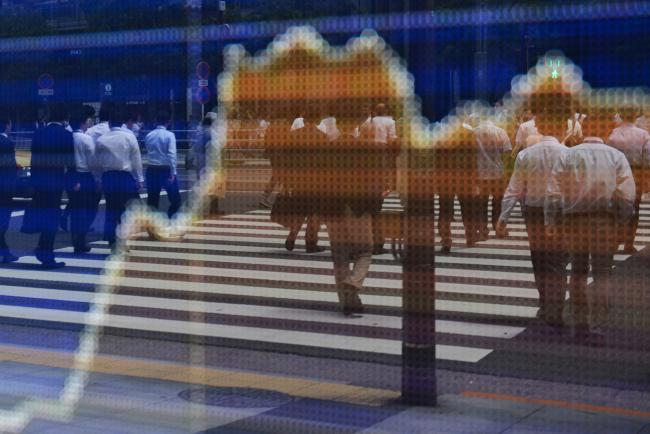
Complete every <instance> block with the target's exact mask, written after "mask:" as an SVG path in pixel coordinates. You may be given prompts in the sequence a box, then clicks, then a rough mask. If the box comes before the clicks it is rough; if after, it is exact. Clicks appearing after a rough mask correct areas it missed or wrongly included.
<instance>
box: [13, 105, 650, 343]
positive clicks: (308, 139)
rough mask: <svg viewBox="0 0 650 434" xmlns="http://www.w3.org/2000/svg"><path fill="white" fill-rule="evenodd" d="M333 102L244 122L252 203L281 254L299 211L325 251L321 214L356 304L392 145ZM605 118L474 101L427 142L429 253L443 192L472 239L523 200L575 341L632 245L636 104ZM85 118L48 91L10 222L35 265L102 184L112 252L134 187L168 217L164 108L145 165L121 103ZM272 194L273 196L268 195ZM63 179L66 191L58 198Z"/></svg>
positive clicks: (87, 215) (205, 140)
mask: <svg viewBox="0 0 650 434" xmlns="http://www.w3.org/2000/svg"><path fill="white" fill-rule="evenodd" d="M336 111H337V110H336V108H330V109H328V110H325V111H322V112H317V111H315V110H313V109H312V108H303V109H301V110H299V111H295V110H293V111H292V109H291V110H290V109H284V111H282V110H279V111H276V112H275V113H274V116H273V119H271V120H270V121H269V120H261V121H260V122H259V128H257V132H256V134H259V137H260V138H262V139H263V141H264V148H265V153H266V156H267V157H268V159H269V161H270V163H271V168H272V176H271V179H270V181H269V183H268V185H267V187H266V189H265V191H264V193H263V195H262V198H261V200H260V205H261V206H263V207H265V208H270V209H271V219H272V220H273V221H275V222H277V223H280V224H282V225H283V226H285V227H286V228H287V229H288V235H287V238H286V240H285V247H286V249H287V250H289V251H292V250H294V249H295V247H296V241H297V237H298V233H299V231H300V229H301V227H302V226H303V225H304V224H305V222H306V232H305V249H306V252H307V253H317V252H321V251H323V250H325V249H324V248H323V247H322V246H319V245H318V243H319V239H318V236H319V230H320V229H321V225H322V224H324V225H326V227H327V231H328V234H329V239H330V246H331V256H332V259H333V262H334V275H335V281H336V287H337V291H338V296H339V300H340V303H341V307H342V311H343V313H344V314H346V315H352V314H357V313H360V312H362V311H363V305H362V303H361V299H360V297H359V292H360V291H361V290H362V289H363V282H364V280H365V278H366V276H367V274H368V271H369V268H370V264H371V262H372V256H373V255H380V254H384V253H387V250H386V249H385V248H384V246H385V240H386V234H385V233H384V225H383V224H382V213H381V211H382V204H383V202H384V199H385V197H386V196H387V195H388V194H390V192H391V191H395V190H396V184H397V181H396V176H397V172H398V170H397V164H396V161H397V158H398V156H399V154H400V150H401V146H402V144H401V141H400V137H399V128H398V125H397V123H396V121H395V119H394V118H393V117H392V116H390V115H389V111H388V108H387V106H386V104H384V103H378V104H376V105H375V106H373V107H371V106H369V105H367V106H364V107H363V108H362V109H361V110H360V113H359V116H358V117H356V118H355V119H356V120H353V121H352V122H350V119H351V117H350V116H346V117H345V118H342V119H344V121H343V122H338V123H337V120H338V119H337V113H336ZM295 113H299V115H298V116H297V117H296V116H295V115H294V116H292V114H295ZM538 115H539V116H538ZM611 116H612V120H613V122H614V123H615V124H616V127H615V128H614V129H613V131H611V133H609V134H608V135H607V137H594V136H589V135H588V133H589V131H591V129H592V128H590V124H589V120H588V119H589V118H588V114H583V113H575V114H574V115H571V116H569V118H568V119H567V120H566V124H564V123H562V122H557V120H556V119H555V118H553V117H548V116H546V114H544V113H539V114H536V113H533V112H532V111H530V110H528V111H526V112H524V113H522V116H521V118H520V122H519V126H518V128H517V129H516V131H513V132H512V134H509V133H508V132H507V131H506V130H504V129H503V128H501V127H500V126H497V125H496V123H495V119H498V117H495V116H487V115H485V114H482V113H478V114H474V115H470V116H468V117H467V118H466V119H463V122H462V127H460V128H458V129H457V130H456V131H454V132H453V134H451V136H450V137H446V138H445V137H443V138H439V139H438V141H437V142H436V143H432V144H431V148H432V150H433V155H434V158H433V160H432V161H433V166H432V167H431V168H430V174H431V179H432V180H433V182H432V184H433V185H434V186H435V187H434V190H435V192H433V193H432V194H431V201H432V202H433V201H435V200H437V201H438V204H439V214H438V221H437V224H438V232H439V235H440V238H441V249H440V253H441V254H449V253H450V252H451V249H452V247H453V243H452V235H451V234H452V231H451V223H452V222H453V220H454V204H455V201H456V199H458V201H459V203H460V210H461V214H462V222H463V226H464V229H465V240H466V245H467V247H470V248H471V247H473V246H475V245H476V243H478V242H480V241H485V240H487V239H489V237H490V236H491V233H492V231H494V232H493V233H494V236H496V237H498V238H506V237H508V235H509V234H508V222H509V220H510V216H511V214H512V212H513V209H514V208H515V206H516V205H517V203H520V204H521V208H522V211H523V216H524V220H525V227H526V231H527V233H528V240H529V244H530V250H531V259H532V264H533V272H534V277H535V284H536V286H537V289H538V291H539V300H540V301H539V303H540V309H539V313H538V317H539V319H540V320H541V321H543V322H544V323H546V324H547V325H549V326H551V327H554V328H560V329H563V328H564V327H565V315H564V305H565V294H566V291H567V289H568V290H569V291H570V295H571V296H570V303H569V305H570V312H571V315H570V317H571V322H572V324H573V326H574V331H575V334H576V336H578V337H579V338H584V339H590V338H592V337H593V336H594V333H595V332H594V329H595V328H597V327H598V325H599V324H603V323H605V322H606V321H607V316H608V310H609V307H610V305H611V299H610V296H609V285H610V277H611V273H612V264H613V255H614V253H615V252H616V250H617V249H618V247H619V246H620V245H623V250H624V252H626V253H629V254H631V253H634V252H635V251H636V249H635V246H634V239H635V235H636V231H637V227H638V221H639V207H640V201H641V197H642V194H643V192H645V191H647V190H648V182H649V180H650V176H649V175H648V171H650V133H649V132H648V129H649V127H650V121H648V118H649V117H648V116H647V114H642V115H641V116H639V113H638V111H637V110H635V109H633V108H630V107H627V108H622V109H620V110H618V112H617V113H611ZM94 118H95V112H94V109H92V108H91V107H88V106H78V107H73V108H72V109H70V108H69V107H67V106H65V105H62V104H53V105H52V107H51V108H50V112H49V120H48V122H47V123H46V124H43V125H40V127H39V128H38V129H37V131H36V132H35V133H34V136H33V141H32V150H31V151H32V161H31V171H32V175H31V177H32V179H31V182H32V187H33V198H32V201H31V204H30V206H29V207H28V208H27V209H26V212H25V216H24V219H23V224H22V228H21V230H22V231H23V232H26V233H37V234H39V240H38V244H37V246H36V250H35V256H36V258H37V259H38V260H39V261H40V262H41V263H42V266H43V267H44V268H59V267H63V266H64V265H65V264H64V263H63V262H59V261H57V260H56V259H55V256H54V251H53V250H54V241H55V237H56V234H57V231H58V229H59V226H63V227H65V228H66V229H68V228H69V231H70V233H71V239H72V244H73V247H74V252H75V253H79V254H80V253H86V252H88V251H90V249H91V247H90V246H89V245H88V244H87V241H86V237H87V234H88V232H89V230H90V228H91V226H92V224H93V222H94V220H95V218H96V216H97V212H98V205H99V202H100V199H101V197H102V196H103V197H104V198H105V200H106V215H105V219H104V234H103V235H104V239H105V240H106V241H107V242H108V244H109V246H110V247H111V248H112V249H115V243H116V228H117V225H119V223H120V220H121V218H122V215H123V213H124V212H125V209H126V206H127V203H128V202H129V201H130V200H134V199H135V200H139V198H140V193H141V192H144V190H145V186H146V192H147V203H148V205H149V206H150V207H151V208H153V209H158V206H159V199H160V194H161V191H162V190H163V189H164V190H166V192H167V194H168V197H169V209H168V210H167V214H168V216H169V217H172V216H173V215H174V214H175V213H177V212H178V210H179V208H180V205H181V196H180V192H179V184H178V158H177V149H176V148H177V146H176V137H175V135H174V133H173V132H172V131H170V130H169V129H168V127H169V125H170V116H169V114H168V113H166V112H164V111H162V112H160V113H159V114H158V116H157V118H156V128H155V129H153V130H152V131H151V132H149V133H148V134H147V135H146V137H144V140H143V141H144V145H145V147H146V152H147V153H146V157H147V164H146V170H144V169H143V162H142V156H141V153H140V146H139V143H138V139H137V138H136V134H138V133H139V131H138V129H139V124H138V123H137V122H136V121H135V119H134V116H133V115H130V114H129V112H128V111H127V110H125V107H123V106H120V105H116V104H105V105H103V106H102V108H101V110H100V112H99V116H98V122H97V123H95V122H94ZM214 118H215V117H214V115H212V114H209V115H208V116H206V118H205V119H204V120H203V122H202V124H201V126H200V127H199V129H198V131H197V134H196V136H195V138H194V142H193V143H194V149H193V150H194V155H195V159H196V163H197V166H198V167H197V169H198V170H197V173H198V174H199V176H200V174H201V173H202V171H203V170H205V166H206V155H207V150H208V149H209V148H210V145H209V143H210V141H211V140H212V139H213V136H212V125H211V124H212V122H213V121H214ZM0 124H1V125H2V131H3V132H2V133H1V134H0V172H2V173H1V174H0V258H1V259H2V262H3V263H9V262H14V261H16V260H17V259H18V257H17V256H15V255H14V254H13V253H12V252H11V251H10V250H9V247H8V246H7V243H6V241H5V234H6V232H7V230H8V223H9V220H10V217H11V207H12V205H11V204H12V196H13V186H14V185H15V181H16V159H15V150H14V147H13V144H12V142H11V140H10V139H9V132H10V130H11V126H12V123H11V120H10V119H9V118H8V117H6V116H1V117H0ZM586 133H587V134H586ZM513 143H514V145H513ZM274 191H278V195H277V197H276V198H275V200H274V201H272V200H271V197H272V193H273V192H274ZM64 192H65V193H66V195H67V197H68V198H69V201H68V203H67V206H66V207H65V209H64V210H63V211H62V209H61V205H62V197H63V194H64ZM490 204H491V207H490ZM432 208H433V207H432ZM569 263H570V264H571V272H570V278H569V281H568V283H567V272H566V268H567V265H568V264H569ZM590 267H591V270H592V274H593V278H594V285H595V288H596V289H595V291H593V294H595V295H594V296H593V297H595V298H593V299H590V300H588V297H587V291H586V287H587V276H588V274H589V269H590Z"/></svg>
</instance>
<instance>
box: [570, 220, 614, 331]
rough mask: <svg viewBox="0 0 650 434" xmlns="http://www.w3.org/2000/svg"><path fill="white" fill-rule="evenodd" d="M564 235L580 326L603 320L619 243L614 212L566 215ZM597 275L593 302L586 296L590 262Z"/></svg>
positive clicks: (607, 306) (573, 307)
mask: <svg viewBox="0 0 650 434" xmlns="http://www.w3.org/2000/svg"><path fill="white" fill-rule="evenodd" d="M562 235H563V236H564V239H565V241H566V245H567V248H568V250H569V255H570V260H571V279H570V283H569V290H570V292H571V308H572V311H573V315H574V322H575V324H576V325H577V326H579V327H585V326H587V325H588V323H589V322H588V319H589V318H591V320H592V323H598V322H603V321H604V320H606V317H607V314H608V312H609V290H610V280H611V275H612V265H613V262H614V251H615V250H616V247H617V245H618V240H617V238H618V237H617V234H616V224H615V219H614V216H613V215H611V214H608V213H581V214H568V215H566V216H564V224H563V231H562ZM590 263H591V273H592V276H593V279H594V288H593V291H591V292H592V294H593V296H592V300H591V303H590V302H589V300H588V298H587V277H588V275H589V264H590Z"/></svg>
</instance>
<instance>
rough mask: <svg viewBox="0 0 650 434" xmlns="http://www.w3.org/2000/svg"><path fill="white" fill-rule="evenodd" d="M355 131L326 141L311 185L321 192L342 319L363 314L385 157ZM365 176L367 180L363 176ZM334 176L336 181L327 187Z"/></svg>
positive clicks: (323, 216)
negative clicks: (358, 136)
mask: <svg viewBox="0 0 650 434" xmlns="http://www.w3.org/2000/svg"><path fill="white" fill-rule="evenodd" d="M367 145H368V142H365V141H362V140H360V139H359V138H356V137H355V134H354V131H350V132H349V134H348V133H346V134H341V135H340V136H339V137H338V138H337V139H336V140H334V141H330V142H328V143H327V144H326V145H325V146H326V149H325V150H324V152H322V153H321V154H320V155H319V161H320V166H319V169H318V170H317V171H316V173H314V177H313V179H312V182H314V183H315V184H317V186H319V187H320V189H319V190H318V191H317V192H316V193H317V194H318V196H319V197H320V198H321V206H320V208H319V213H320V215H321V216H322V218H323V219H324V220H325V223H326V225H327V231H328V234H329V238H330V248H331V254H332V261H333V263H334V278H335V283H336V290H337V294H338V299H339V302H340V304H341V309H342V311H343V314H344V315H353V314H360V313H362V312H363V304H362V302H361V299H360V297H359V292H360V291H361V290H362V289H363V282H364V280H365V278H366V276H367V275H368V271H369V269H370V264H371V262H372V249H373V239H372V214H373V212H374V208H375V203H376V198H377V197H380V198H381V197H382V192H383V187H384V180H383V174H382V166H383V163H382V162H383V152H382V150H381V149H379V148H377V147H375V146H367ZM360 173H363V174H364V176H359V174H360ZM332 174H335V178H336V182H333V183H332V182H328V180H329V179H331V177H332Z"/></svg>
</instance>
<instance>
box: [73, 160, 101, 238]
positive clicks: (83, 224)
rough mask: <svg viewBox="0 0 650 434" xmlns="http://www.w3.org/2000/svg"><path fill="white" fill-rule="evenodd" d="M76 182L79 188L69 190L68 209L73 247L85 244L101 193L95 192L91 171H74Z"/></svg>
mask: <svg viewBox="0 0 650 434" xmlns="http://www.w3.org/2000/svg"><path fill="white" fill-rule="evenodd" d="M77 183H78V184H79V190H77V191H74V190H73V191H72V192H71V195H70V203H69V205H68V210H69V212H70V233H71V234H72V242H73V244H74V246H75V247H81V246H83V245H84V244H85V239H86V234H87V233H88V231H89V230H90V227H91V226H92V224H93V222H94V221H95V217H96V216H97V208H98V206H99V199H100V196H101V195H100V193H98V192H97V188H96V183H95V178H94V177H93V175H92V174H91V173H87V172H76V173H75V174H74V184H77Z"/></svg>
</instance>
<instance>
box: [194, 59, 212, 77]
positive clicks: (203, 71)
mask: <svg viewBox="0 0 650 434" xmlns="http://www.w3.org/2000/svg"><path fill="white" fill-rule="evenodd" d="M196 76H197V77H199V78H200V79H203V80H207V78H208V77H209V76H210V65H209V64H208V62H199V63H197V65H196Z"/></svg>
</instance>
